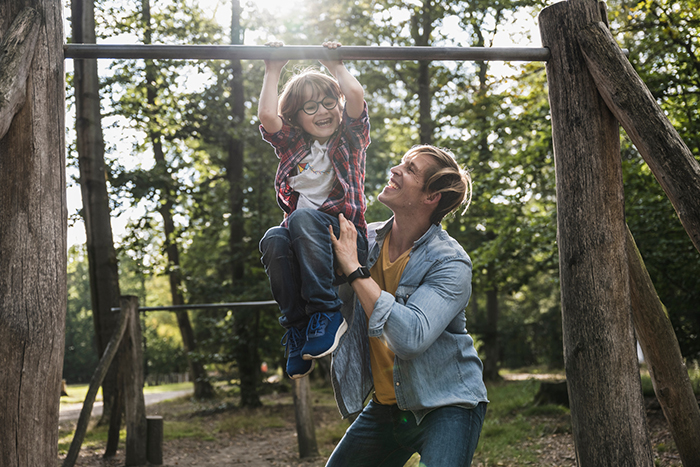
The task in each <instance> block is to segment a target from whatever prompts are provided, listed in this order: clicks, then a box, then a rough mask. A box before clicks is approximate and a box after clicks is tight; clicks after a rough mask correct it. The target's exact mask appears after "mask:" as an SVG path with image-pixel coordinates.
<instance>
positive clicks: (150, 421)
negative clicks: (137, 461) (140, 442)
mask: <svg viewBox="0 0 700 467" xmlns="http://www.w3.org/2000/svg"><path fill="white" fill-rule="evenodd" d="M146 427H147V430H148V436H147V438H148V446H147V448H146V458H147V460H148V463H149V464H153V465H163V417H161V416H160V415H151V416H148V417H146Z"/></svg>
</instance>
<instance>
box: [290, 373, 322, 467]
mask: <svg viewBox="0 0 700 467" xmlns="http://www.w3.org/2000/svg"><path fill="white" fill-rule="evenodd" d="M292 394H293V397H294V415H295V416H296V421H297V442H298V443H299V457H301V458H302V459H303V458H305V457H317V456H318V444H317V443H316V428H315V426H314V417H313V403H312V402H311V383H310V382H309V378H308V377H304V378H299V379H293V380H292Z"/></svg>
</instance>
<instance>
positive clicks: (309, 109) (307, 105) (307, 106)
mask: <svg viewBox="0 0 700 467" xmlns="http://www.w3.org/2000/svg"><path fill="white" fill-rule="evenodd" d="M319 104H320V105H322V106H323V107H324V108H325V109H326V110H333V109H335V106H336V105H338V98H337V97H333V96H326V97H324V98H323V99H321V100H320V101H306V102H304V105H302V106H301V109H299V110H303V111H304V113H305V114H306V115H314V114H315V113H316V112H318V107H319Z"/></svg>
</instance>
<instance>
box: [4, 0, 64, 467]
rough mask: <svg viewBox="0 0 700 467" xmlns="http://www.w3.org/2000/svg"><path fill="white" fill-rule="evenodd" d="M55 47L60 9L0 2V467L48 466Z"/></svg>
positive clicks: (56, 287) (53, 379) (55, 265)
mask: <svg viewBox="0 0 700 467" xmlns="http://www.w3.org/2000/svg"><path fill="white" fill-rule="evenodd" d="M18 21H19V23H18ZM62 45H63V6H62V5H61V2H57V1H48V0H31V1H30V0H13V1H2V2H0V127H2V128H0V465H1V466H3V467H24V466H48V465H55V463H56V458H57V457H58V430H57V427H58V418H59V402H60V401H59V389H60V386H61V369H62V366H63V352H64V344H65V315H66V251H67V246H66V232H67V218H66V212H67V211H66V179H65V173H66V171H65V168H66V165H65V164H66V160H65V74H64V68H63V59H62V57H61V55H62V54H61V49H62ZM14 65H18V66H17V67H15V66H14ZM6 99H7V100H6ZM8 123H9V124H8Z"/></svg>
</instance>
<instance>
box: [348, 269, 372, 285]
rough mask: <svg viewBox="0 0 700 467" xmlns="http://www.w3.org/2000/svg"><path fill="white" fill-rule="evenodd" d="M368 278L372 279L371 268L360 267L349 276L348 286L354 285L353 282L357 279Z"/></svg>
mask: <svg viewBox="0 0 700 467" xmlns="http://www.w3.org/2000/svg"><path fill="white" fill-rule="evenodd" d="M367 277H370V274H369V268H368V267H366V266H360V267H359V268H357V269H355V272H352V273H350V275H349V276H348V284H352V281H354V280H355V279H360V278H362V279H365V278H367Z"/></svg>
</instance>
